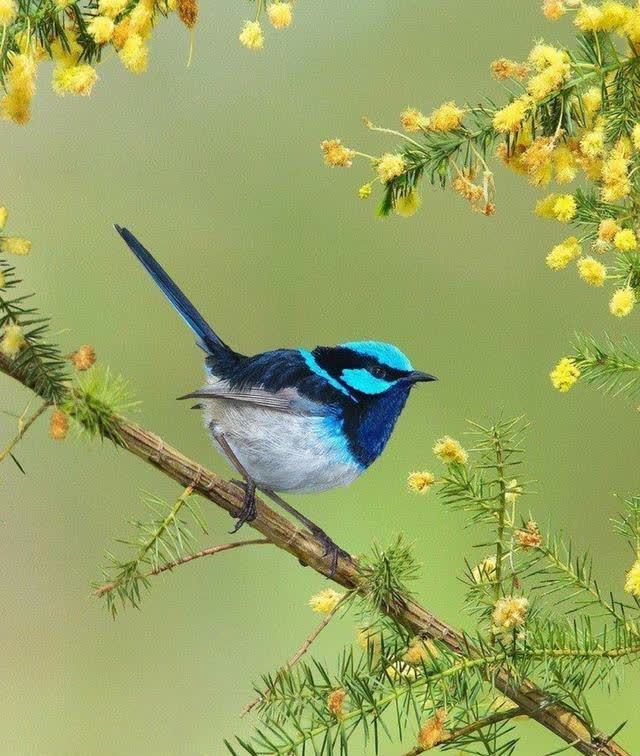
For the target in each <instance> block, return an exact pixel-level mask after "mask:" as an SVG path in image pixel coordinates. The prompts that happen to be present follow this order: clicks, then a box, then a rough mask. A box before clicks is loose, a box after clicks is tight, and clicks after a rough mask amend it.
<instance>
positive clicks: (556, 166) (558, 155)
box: [551, 144, 578, 184]
mask: <svg viewBox="0 0 640 756" xmlns="http://www.w3.org/2000/svg"><path fill="white" fill-rule="evenodd" d="M551 160H552V163H553V171H554V175H555V179H556V181H557V182H558V184H570V183H571V182H572V181H573V180H574V178H575V177H576V175H577V173H578V168H577V164H576V159H575V157H574V156H573V152H572V151H571V150H570V149H569V147H568V146H567V145H566V144H563V145H560V146H559V147H556V149H555V150H554V151H553V152H552V153H551Z"/></svg>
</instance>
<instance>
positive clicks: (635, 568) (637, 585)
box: [624, 559, 640, 598]
mask: <svg viewBox="0 0 640 756" xmlns="http://www.w3.org/2000/svg"><path fill="white" fill-rule="evenodd" d="M624 589H625V591H626V592H627V593H630V594H631V595H632V596H636V597H638V598H640V559H636V561H635V562H634V563H633V565H632V566H631V569H630V570H629V572H627V577H626V580H625V581H624Z"/></svg>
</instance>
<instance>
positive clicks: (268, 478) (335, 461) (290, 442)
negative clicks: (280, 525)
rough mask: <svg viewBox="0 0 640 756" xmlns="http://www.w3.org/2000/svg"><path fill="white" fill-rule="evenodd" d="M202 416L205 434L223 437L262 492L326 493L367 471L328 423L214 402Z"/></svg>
mask: <svg viewBox="0 0 640 756" xmlns="http://www.w3.org/2000/svg"><path fill="white" fill-rule="evenodd" d="M203 411H204V419H205V425H206V427H207V429H208V430H209V431H210V432H211V433H212V435H213V431H214V429H215V431H216V432H221V433H223V434H224V437H225V439H226V440H227V442H228V444H229V446H230V447H231V449H232V450H233V452H234V454H235V455H236V457H237V458H238V460H239V462H240V463H241V464H242V466H243V467H244V468H245V470H246V471H247V472H248V473H249V475H250V476H251V477H252V478H253V480H254V481H255V482H256V483H257V484H258V486H259V487H262V488H269V489H271V490H273V491H292V492H296V493H310V492H313V491H325V490H327V489H329V488H335V487H336V486H346V485H348V484H349V483H351V482H352V481H354V480H355V479H356V478H357V477H358V476H359V475H360V474H361V473H362V471H363V468H362V466H361V465H359V464H358V463H357V462H355V461H353V459H352V457H351V455H350V453H349V451H348V449H347V447H346V442H345V441H344V440H343V439H342V437H341V436H340V434H339V433H338V432H337V430H338V429H337V428H336V426H335V425H333V426H332V425H331V422H332V421H331V420H328V419H327V418H325V417H315V416H308V415H296V414H293V413H289V412H282V411H280V410H272V409H268V408H264V407H256V406H254V405H250V404H243V403H241V402H233V401H226V400H215V399H213V400H207V401H206V402H204V406H203ZM333 422H334V423H335V422H336V421H333ZM213 441H214V445H215V446H216V448H217V449H218V450H219V451H220V452H221V453H222V454H223V456H225V457H226V454H225V453H224V450H223V449H222V448H221V447H220V445H219V444H218V442H217V441H216V440H215V438H213Z"/></svg>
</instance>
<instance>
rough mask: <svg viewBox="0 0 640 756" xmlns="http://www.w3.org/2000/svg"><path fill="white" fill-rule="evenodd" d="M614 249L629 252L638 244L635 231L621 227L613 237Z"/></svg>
mask: <svg viewBox="0 0 640 756" xmlns="http://www.w3.org/2000/svg"><path fill="white" fill-rule="evenodd" d="M613 243H614V245H615V247H616V249H619V250H620V251H621V252H631V251H632V250H634V249H635V248H636V247H637V246H638V240H637V238H636V235H635V233H634V232H633V231H632V230H631V229H630V228H623V229H622V230H621V231H618V233H617V234H616V235H615V236H614V238H613Z"/></svg>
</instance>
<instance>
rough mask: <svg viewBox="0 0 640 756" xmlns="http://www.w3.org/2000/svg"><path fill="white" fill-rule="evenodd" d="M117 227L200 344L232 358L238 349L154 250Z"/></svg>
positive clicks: (205, 348)
mask: <svg viewBox="0 0 640 756" xmlns="http://www.w3.org/2000/svg"><path fill="white" fill-rule="evenodd" d="M114 227H115V229H116V231H117V232H118V233H119V234H120V236H121V237H122V238H123V239H124V241H125V242H126V243H127V246H128V247H129V249H130V250H131V251H132V252H133V254H134V255H135V256H136V257H137V258H138V260H140V262H141V263H142V265H143V266H144V268H145V270H146V271H147V273H149V275H150V276H151V278H153V280H154V281H155V282H156V283H157V284H158V287H159V288H160V290H161V291H162V293H163V294H164V295H165V296H166V298H167V299H168V300H169V302H171V304H172V305H173V306H174V308H175V309H176V310H177V312H178V313H179V314H180V316H181V317H182V319H183V320H184V321H185V323H186V324H187V325H188V326H189V328H190V329H191V330H192V331H193V332H194V333H195V335H196V336H197V339H198V346H200V347H201V348H202V349H204V350H205V351H206V352H208V353H209V354H211V355H213V356H214V357H218V358H221V357H226V358H229V357H232V356H235V354H236V353H235V352H234V351H233V350H232V349H231V348H230V347H228V346H227V345H226V344H225V343H224V341H222V339H221V338H220V337H219V336H218V335H217V334H216V333H215V332H214V330H213V329H212V328H211V326H210V325H209V324H208V323H207V321H206V320H205V319H204V318H203V317H202V315H201V314H200V313H199V312H198V310H196V308H195V307H194V306H193V305H192V304H191V302H190V301H189V300H188V299H187V297H186V296H185V294H184V293H183V292H182V291H181V290H180V289H179V288H178V286H177V284H176V283H175V282H174V281H173V280H172V279H171V277H170V276H169V274H168V273H167V272H166V271H165V270H164V268H163V267H162V266H161V265H160V263H159V262H158V261H157V260H156V259H155V258H154V257H153V255H152V254H151V252H149V250H147V249H145V248H144V247H143V246H142V244H140V242H139V241H138V240H137V239H136V237H135V236H134V235H133V234H132V233H131V231H129V230H128V229H127V228H121V227H120V226H118V225H115V226H114Z"/></svg>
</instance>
